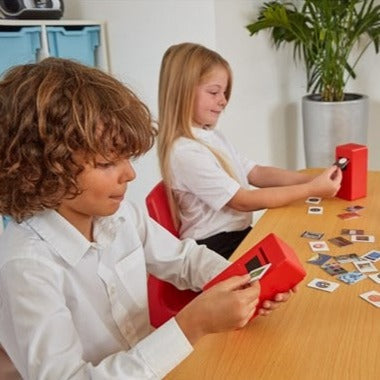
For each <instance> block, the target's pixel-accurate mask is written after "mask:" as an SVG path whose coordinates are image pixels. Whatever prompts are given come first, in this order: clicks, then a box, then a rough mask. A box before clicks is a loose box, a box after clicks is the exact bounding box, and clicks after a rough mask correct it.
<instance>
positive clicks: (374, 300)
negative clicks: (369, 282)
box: [360, 290, 380, 307]
mask: <svg viewBox="0 0 380 380" xmlns="http://www.w3.org/2000/svg"><path fill="white" fill-rule="evenodd" d="M360 297H361V298H363V300H366V301H367V302H369V303H371V304H372V305H373V306H376V307H380V292H377V291H376V290H370V291H369V292H365V293H363V294H360Z"/></svg>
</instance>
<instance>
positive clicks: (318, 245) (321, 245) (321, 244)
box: [309, 241, 329, 252]
mask: <svg viewBox="0 0 380 380" xmlns="http://www.w3.org/2000/svg"><path fill="white" fill-rule="evenodd" d="M309 245H310V248H311V250H312V251H313V252H320V251H328V250H329V247H328V245H327V243H326V242H325V241H309Z"/></svg>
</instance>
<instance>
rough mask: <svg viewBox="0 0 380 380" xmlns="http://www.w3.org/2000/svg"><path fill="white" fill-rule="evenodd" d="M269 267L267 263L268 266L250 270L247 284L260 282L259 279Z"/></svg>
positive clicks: (269, 264)
mask: <svg viewBox="0 0 380 380" xmlns="http://www.w3.org/2000/svg"><path fill="white" fill-rule="evenodd" d="M271 265H272V264H271V263H268V264H265V265H263V266H262V267H259V268H256V269H253V270H251V271H250V272H249V275H250V276H251V278H250V280H249V281H248V282H253V281H257V280H260V278H262V277H263V276H264V274H265V272H266V271H267V270H268V269H269V268H270V266H271Z"/></svg>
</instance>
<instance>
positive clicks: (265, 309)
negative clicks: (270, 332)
mask: <svg viewBox="0 0 380 380" xmlns="http://www.w3.org/2000/svg"><path fill="white" fill-rule="evenodd" d="M297 289H298V288H297V286H295V287H294V288H293V289H291V290H290V291H289V292H286V293H277V294H276V295H275V296H274V298H273V300H266V301H264V302H263V304H262V305H261V308H260V309H259V315H269V314H270V313H271V312H272V311H273V310H275V309H277V308H278V307H279V306H280V305H281V304H282V303H283V302H286V301H287V300H288V299H289V298H290V296H291V294H292V293H295V292H296V291H297Z"/></svg>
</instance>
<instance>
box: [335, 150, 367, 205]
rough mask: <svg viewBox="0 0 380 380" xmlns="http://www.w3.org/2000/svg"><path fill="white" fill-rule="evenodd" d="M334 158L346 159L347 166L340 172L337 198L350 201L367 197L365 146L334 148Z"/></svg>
mask: <svg viewBox="0 0 380 380" xmlns="http://www.w3.org/2000/svg"><path fill="white" fill-rule="evenodd" d="M335 156H336V159H337V160H338V159H339V158H342V157H345V158H348V160H349V161H348V164H347V166H346V168H345V169H343V170H342V173H343V179H342V185H341V187H340V189H339V191H338V194H337V197H339V198H342V199H346V200H348V201H352V200H354V199H358V198H363V197H365V196H366V195H367V165H368V149H367V147H366V146H365V145H359V144H354V143H350V144H344V145H338V146H337V147H336V148H335Z"/></svg>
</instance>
